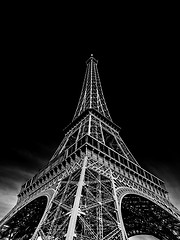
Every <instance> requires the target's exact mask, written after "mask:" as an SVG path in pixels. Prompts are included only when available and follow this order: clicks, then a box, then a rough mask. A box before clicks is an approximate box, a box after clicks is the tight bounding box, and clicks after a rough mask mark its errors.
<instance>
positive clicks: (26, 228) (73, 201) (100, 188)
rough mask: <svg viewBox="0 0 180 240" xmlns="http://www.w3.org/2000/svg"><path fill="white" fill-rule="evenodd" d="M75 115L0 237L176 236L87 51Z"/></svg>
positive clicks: (173, 213) (179, 230) (178, 229)
mask: <svg viewBox="0 0 180 240" xmlns="http://www.w3.org/2000/svg"><path fill="white" fill-rule="evenodd" d="M86 63H87V68H86V74H85V78H84V83H83V88H82V92H81V95H80V99H79V103H78V106H77V109H76V112H75V115H74V118H73V121H72V122H71V123H70V124H69V125H68V127H67V128H66V129H65V137H64V139H63V140H62V142H61V143H60V145H59V147H58V148H57V150H56V152H55V153H54V155H53V156H52V158H51V159H50V161H49V163H48V164H47V166H46V167H44V168H43V169H42V170H41V171H40V172H38V173H37V174H36V175H35V176H34V177H33V178H31V179H29V180H28V181H27V182H26V183H25V184H23V185H22V187H21V191H20V193H19V194H18V201H17V204H16V205H15V207H14V208H13V209H12V210H11V211H10V212H9V213H8V214H7V216H5V218H4V219H3V220H2V221H1V223H0V234H1V239H31V240H39V239H43V240H48V239H58V240H127V239H128V237H131V236H133V235H137V234H149V235H153V236H155V237H157V238H159V239H161V240H164V239H169V240H177V239H180V212H179V210H178V209H177V208H176V207H175V206H173V205H172V204H171V203H170V201H169V198H168V193H167V191H166V188H165V185H164V182H163V181H162V180H161V179H159V178H157V177H156V176H154V175H153V174H151V173H149V172H147V171H146V170H145V169H143V168H141V166H140V165H139V164H138V162H137V161H136V159H135V158H134V157H133V155H132V154H131V152H130V151H129V149H128V148H127V146H126V145H125V143H124V142H123V140H122V138H121V137H120V135H119V131H120V128H119V127H118V126H117V125H116V124H114V123H113V121H112V119H111V116H110V114H109V111H108V108H107V105H106V102H105V99H104V96H103V92H102V87H101V83H100V78H99V74H98V69H97V60H95V58H94V57H93V56H92V55H91V57H90V58H89V59H88V61H87V62H86Z"/></svg>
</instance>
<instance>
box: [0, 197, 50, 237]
mask: <svg viewBox="0 0 180 240" xmlns="http://www.w3.org/2000/svg"><path fill="white" fill-rule="evenodd" d="M47 203H48V197H47V196H40V197H37V198H35V199H34V200H32V201H31V202H29V203H27V204H26V205H25V206H24V207H22V208H21V209H20V210H19V211H18V212H17V213H16V214H14V215H13V216H12V217H11V218H10V219H9V220H8V221H7V222H6V223H5V224H4V225H3V226H2V228H1V230H0V237H1V239H8V240H15V239H24V240H26V239H27V240H28V239H30V238H31V237H32V236H33V234H34V232H35V230H36V228H37V226H38V224H39V222H40V221H41V219H42V217H43V214H44V212H45V209H46V206H47Z"/></svg>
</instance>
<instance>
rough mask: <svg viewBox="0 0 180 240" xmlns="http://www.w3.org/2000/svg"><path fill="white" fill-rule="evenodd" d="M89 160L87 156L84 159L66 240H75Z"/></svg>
mask: <svg viewBox="0 0 180 240" xmlns="http://www.w3.org/2000/svg"><path fill="white" fill-rule="evenodd" d="M87 158H88V157H87V156H85V157H84V162H83V166H82V171H81V175H80V179H79V183H78V189H77V194H76V197H75V200H74V206H73V208H72V212H71V218H70V222H69V226H68V231H67V234H66V240H73V238H74V237H75V233H74V232H75V226H76V220H77V216H78V214H79V212H80V209H79V202H80V198H81V192H82V187H83V184H84V176H85V170H86V165H87Z"/></svg>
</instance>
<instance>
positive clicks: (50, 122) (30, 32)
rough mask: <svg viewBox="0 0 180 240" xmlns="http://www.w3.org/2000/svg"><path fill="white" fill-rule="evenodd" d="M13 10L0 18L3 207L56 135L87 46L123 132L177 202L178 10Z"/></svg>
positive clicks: (74, 97) (69, 108)
mask: <svg viewBox="0 0 180 240" xmlns="http://www.w3.org/2000/svg"><path fill="white" fill-rule="evenodd" d="M6 11H7V9H6ZM11 11H12V12H11ZM11 11H10V13H9V12H8V11H7V14H5V17H4V21H3V30H2V33H3V34H2V36H3V37H2V38H3V44H2V46H1V51H2V55H1V56H2V57H1V59H2V64H1V67H2V72H1V129H0V131H1V161H0V189H1V205H2V206H1V209H2V212H3V213H4V212H7V211H8V210H9V209H10V208H11V206H12V204H13V203H15V202H14V200H15V198H13V196H15V195H16V194H17V193H18V190H19V189H20V185H21V184H22V183H23V182H24V181H25V180H26V179H28V178H29V177H31V176H33V174H35V173H36V172H37V171H38V169H40V168H41V167H42V166H44V165H45V164H46V163H47V161H48V160H49V159H50V158H51V156H52V154H53V152H54V151H55V149H56V148H57V147H58V144H59V143H60V141H61V140H62V138H63V131H62V130H63V128H65V127H66V126H67V125H68V124H69V123H70V122H71V120H72V118H73V114H74V112H75V110H76V106H77V103H78V100H79V96H80V92H81V88H82V83H83V78H84V74H85V68H86V65H85V61H86V60H87V59H88V58H89V57H90V54H91V53H93V54H94V57H95V58H96V59H98V60H99V63H98V69H99V74H100V78H101V83H102V88H103V91H104V95H105V99H106V103H107V106H108V109H109V111H110V114H111V117H112V119H113V121H114V122H115V123H116V124H118V125H119V126H120V127H121V128H122V130H121V133H120V134H121V137H122V138H123V140H124V141H125V143H126V144H127V146H128V147H129V149H130V150H131V152H132V153H133V154H134V156H135V158H136V159H137V161H138V162H139V163H140V164H141V165H142V166H143V167H144V168H145V169H147V170H149V171H151V172H152V173H154V174H155V175H157V176H159V177H160V178H163V179H164V180H165V182H166V184H167V187H168V190H169V191H170V197H171V198H172V201H173V202H174V204H175V205H176V206H177V207H180V205H179V202H180V191H179V185H180V176H179V168H180V154H179V120H180V119H179V118H180V117H179V61H178V59H179V50H178V48H179V40H178V31H177V28H176V15H175V14H172V13H171V15H169V14H168V12H164V13H163V11H160V10H157V11H155V10H153V11H144V12H143V13H142V12H141V11H139V12H133V9H131V11H130V12H128V11H127V9H126V12H125V13H123V11H121V13H119V14H118V13H114V14H112V15H111V16H110V15H108V14H106V13H104V14H103V16H101V15H99V12H98V11H97V12H96V13H94V12H93V13H92V12H91V15H88V14H87V15H86V14H85V13H84V14H82V15H77V14H74V15H71V13H67V15H66V14H65V15H64V16H61V13H58V11H57V10H56V11H55V13H54V14H53V11H52V10H49V11H48V9H47V10H46V11H43V10H42V11H40V10H39V11H36V10H34V9H33V10H32V11H31V10H29V11H20V12H18V13H17V12H16V13H14V12H13V9H12V10H11ZM159 11H160V12H159ZM169 11H170V10H169ZM107 13H108V12H107ZM89 16H90V17H89ZM11 198H12V201H11V200H10V199H11ZM7 199H9V202H8V203H7V204H5V201H6V200H7ZM0 217H2V216H0Z"/></svg>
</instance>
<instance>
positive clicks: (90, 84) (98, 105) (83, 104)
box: [73, 54, 112, 121]
mask: <svg viewBox="0 0 180 240" xmlns="http://www.w3.org/2000/svg"><path fill="white" fill-rule="evenodd" d="M86 64H87V67H86V73H85V77H84V83H83V87H82V91H81V95H80V99H79V102H78V106H77V109H76V112H75V115H74V118H73V120H74V119H76V118H77V117H78V116H80V115H81V114H82V113H83V112H84V111H85V110H87V109H94V110H96V111H98V112H99V113H100V114H102V115H103V116H104V117H106V118H108V119H109V120H110V121H112V119H111V116H110V114H109V111H108V108H107V105H106V102H105V99H104V95H103V91H102V87H101V82H100V78H99V73H98V68H97V64H98V61H97V60H96V59H95V58H94V56H93V54H91V56H90V58H89V59H88V60H87V61H86Z"/></svg>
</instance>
